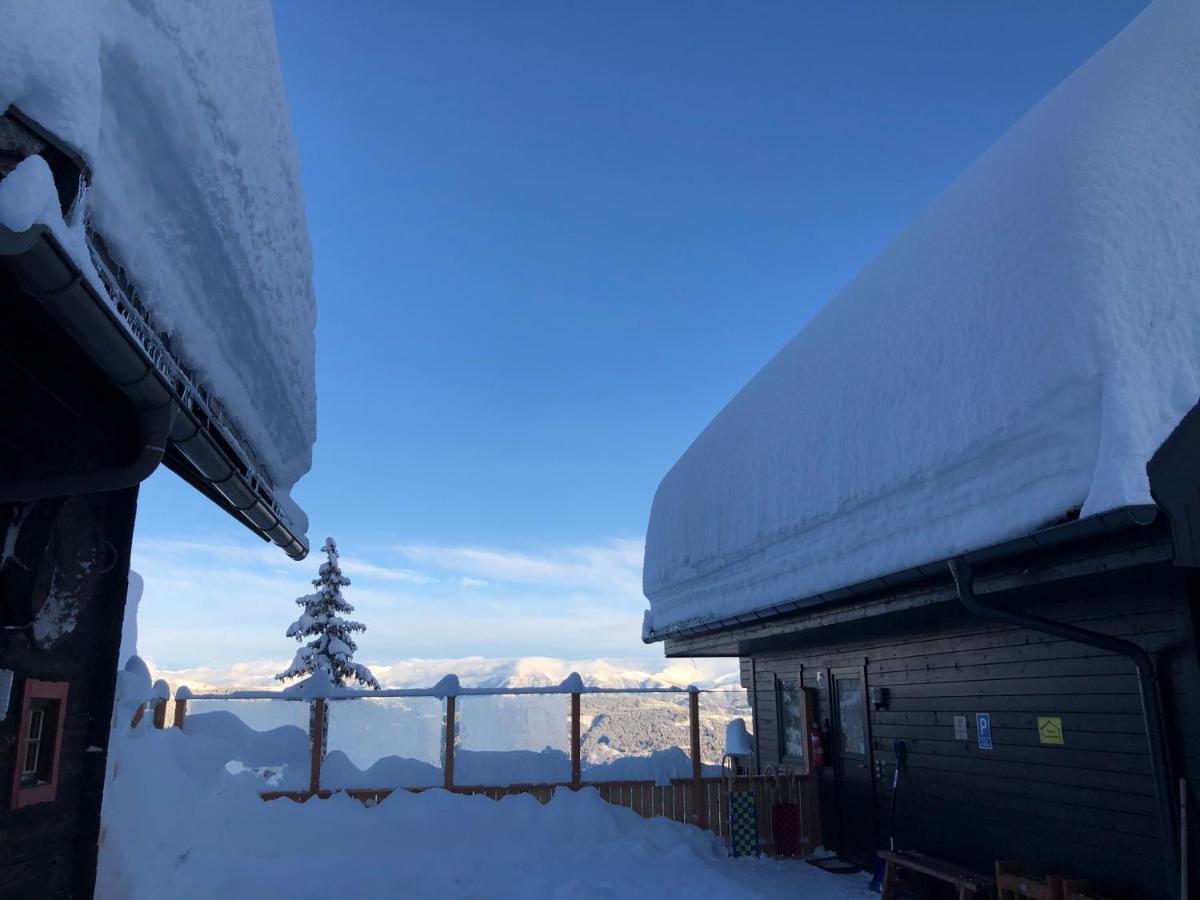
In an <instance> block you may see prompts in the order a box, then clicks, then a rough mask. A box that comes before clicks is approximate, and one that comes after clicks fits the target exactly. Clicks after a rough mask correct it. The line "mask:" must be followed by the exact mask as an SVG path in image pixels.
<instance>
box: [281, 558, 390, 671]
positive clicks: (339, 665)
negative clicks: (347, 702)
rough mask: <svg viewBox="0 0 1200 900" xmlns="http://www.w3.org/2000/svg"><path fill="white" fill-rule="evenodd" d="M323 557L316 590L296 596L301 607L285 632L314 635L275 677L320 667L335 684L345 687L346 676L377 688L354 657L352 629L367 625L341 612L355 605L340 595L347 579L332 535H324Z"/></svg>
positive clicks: (350, 610) (300, 636)
mask: <svg viewBox="0 0 1200 900" xmlns="http://www.w3.org/2000/svg"><path fill="white" fill-rule="evenodd" d="M321 549H322V550H324V551H325V555H326V560H325V562H323V563H321V569H320V573H319V574H318V576H317V577H316V578H314V579H313V586H314V587H315V588H316V589H317V592H316V593H315V594H307V595H306V596H303V597H299V598H297V599H296V605H297V606H299V607H301V608H302V609H303V610H304V611H303V612H302V613H301V614H300V618H298V619H297V620H296V621H295V622H293V623H292V624H291V625H289V626H288V630H287V636H288V637H294V638H295V639H296V640H298V641H302V640H304V639H305V638H307V637H311V638H313V640H311V641H309V642H308V643H307V644H306V645H305V646H303V647H301V648H300V649H299V650H297V651H296V657H295V659H293V660H292V664H291V665H290V666H289V667H288V669H287V671H285V672H280V673H279V674H278V675H276V676H275V677H276V678H277V679H278V680H280V681H287V680H288V679H289V678H298V677H300V676H301V675H311V674H313V673H314V672H317V671H319V670H321V669H324V670H325V671H327V672H328V673H329V676H330V678H331V680H332V681H333V683H334V685H336V686H337V687H345V685H346V681H347V679H351V678H352V679H354V680H355V681H357V682H359V683H360V684H364V685H366V686H368V687H371V688H374V689H375V690H379V682H378V681H376V680H375V676H374V675H372V674H371V670H370V669H368V668H367V667H366V666H364V665H361V664H360V663H356V662H354V660H353V657H354V651H355V650H357V649H358V646H357V645H356V644H355V643H354V639H353V638H351V637H350V632H352V631H366V630H367V626H365V625H364V624H362V622H355V621H352V620H350V619H345V618H342V614H343V613H351V612H354V607H353V606H351V605H350V604H349V603H347V602H346V601H345V599H344V598H343V597H342V588H344V587H347V586H348V585H349V584H350V579H349V578H347V577H346V576H345V575H343V574H342V569H341V566H339V565H338V552H337V544H336V543H334V540H333V538H326V539H325V546H323V547H322V548H321Z"/></svg>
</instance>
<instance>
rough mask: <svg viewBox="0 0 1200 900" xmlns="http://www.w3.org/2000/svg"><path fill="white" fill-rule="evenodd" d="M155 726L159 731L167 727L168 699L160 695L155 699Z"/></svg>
mask: <svg viewBox="0 0 1200 900" xmlns="http://www.w3.org/2000/svg"><path fill="white" fill-rule="evenodd" d="M154 727H155V728H157V729H158V730H159V731H161V730H162V729H164V728H166V727H167V699H166V698H165V697H159V698H158V699H157V700H155V701H154Z"/></svg>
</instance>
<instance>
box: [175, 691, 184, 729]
mask: <svg viewBox="0 0 1200 900" xmlns="http://www.w3.org/2000/svg"><path fill="white" fill-rule="evenodd" d="M186 717H187V698H186V697H182V698H181V697H176V698H175V727H176V728H179V729H181V730H182V728H183V720H184V719H185V718H186Z"/></svg>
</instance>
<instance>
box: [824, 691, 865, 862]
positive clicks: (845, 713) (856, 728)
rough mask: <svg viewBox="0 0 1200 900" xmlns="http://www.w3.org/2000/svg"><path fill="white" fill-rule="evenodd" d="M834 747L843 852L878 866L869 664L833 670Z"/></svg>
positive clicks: (838, 821)
mask: <svg viewBox="0 0 1200 900" xmlns="http://www.w3.org/2000/svg"><path fill="white" fill-rule="evenodd" d="M829 699H830V707H831V712H832V713H833V734H832V735H831V736H830V738H831V740H830V751H831V752H832V754H833V760H832V762H833V767H834V772H835V776H836V787H835V800H834V809H835V816H836V821H837V835H838V846H837V851H838V853H839V855H841V856H844V857H847V858H850V859H853V860H855V861H858V862H862V863H864V864H866V865H872V864H873V863H872V860H873V859H874V856H875V849H876V847H875V780H874V778H873V777H872V769H871V766H872V758H871V733H870V722H869V712H868V707H867V703H868V699H867V679H866V672H865V671H864V670H863V669H833V670H832V671H831V672H830V684H829Z"/></svg>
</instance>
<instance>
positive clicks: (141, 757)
mask: <svg viewBox="0 0 1200 900" xmlns="http://www.w3.org/2000/svg"><path fill="white" fill-rule="evenodd" d="M165 688H166V685H165V683H163V682H158V683H156V684H154V685H151V682H150V676H149V672H148V670H147V669H146V668H145V666H144V664H142V663H141V661H140V660H138V659H137V658H136V657H135V658H134V659H132V660H131V661H130V663H129V664H128V665H127V667H126V670H125V671H124V672H122V673H121V675H120V678H119V682H118V695H117V708H116V711H115V718H114V728H113V743H112V748H111V751H110V765H109V783H108V785H107V787H106V790H105V805H104V820H103V835H102V846H103V849H102V853H101V858H100V874H99V880H98V887H97V897H99V898H115V897H121V898H140V897H154V896H172V897H211V896H218V895H220V894H222V893H227V894H231V895H236V896H246V895H253V896H256V897H289V898H290V897H295V896H327V895H328V894H329V892H331V891H337V892H339V893H345V892H347V891H350V892H353V893H354V894H355V896H363V897H393V896H396V895H397V893H396V892H397V889H398V888H397V886H398V885H403V886H404V892H405V896H433V897H473V896H478V897H489V898H494V897H499V898H505V897H514V898H516V897H520V898H538V897H546V898H551V897H553V898H562V897H581V898H582V897H589V898H590V897H605V896H611V897H622V898H633V897H661V896H665V895H673V894H679V895H685V894H686V895H692V894H698V895H703V896H708V897H738V898H744V897H780V898H782V897H794V896H797V895H798V894H799V895H802V896H805V897H809V898H812V900H851V898H866V897H869V896H872V895H871V894H870V892H869V890H868V889H867V880H868V877H869V876H867V875H866V874H860V875H855V876H839V875H832V874H828V873H825V872H822V871H820V870H818V869H816V868H813V867H811V866H809V865H807V864H806V863H804V862H802V861H800V860H768V859H758V858H745V857H743V858H741V859H732V858H730V857H729V855H728V853H727V850H726V849H725V847H724V846H722V842H721V839H720V837H719V835H720V834H721V826H720V825H719V822H720V821H721V819H722V817H721V816H720V815H716V816H714V818H715V819H716V820H717V821H716V822H714V823H713V825H712V830H711V831H709V830H702V829H700V828H695V827H692V826H691V825H687V824H682V822H686V821H690V815H689V813H690V808H689V807H688V806H687V804H686V802H685V801H682V800H681V801H680V802H678V803H676V802H675V801H674V800H670V801H668V804H667V805H666V806H665V807H663V806H661V805H659V806H655V802H654V800H653V799H652V798H653V797H654V796H655V795H654V790H655V789H657V791H658V795H659V796H667V795H668V794H669V792H671V791H672V783H671V782H670V780H669V779H668V781H667V783H666V784H665V785H657V786H656V785H655V784H654V782H653V781H650V782H642V781H632V780H629V779H628V778H624V779H622V780H609V781H608V782H606V783H605V782H603V781H602V782H600V783H597V784H595V785H592V786H587V785H578V784H576V785H574V786H572V785H570V784H562V785H554V784H541V785H531V784H525V785H510V784H503V785H501V784H500V783H499V780H500V779H502V778H503V777H504V775H505V768H506V762H507V763H508V764H509V765H508V770H509V772H510V773H511V771H513V767H512V766H511V763H512V762H513V760H512V759H511V757H513V756H514V754H511V753H508V754H505V753H496V754H490V756H491V757H492V758H491V759H490V760H488V761H487V767H488V768H490V770H491V772H492V774H493V776H494V782H493V785H492V786H484V785H478V786H474V787H472V786H466V787H453V788H451V789H450V790H443V789H441V787H433V786H432V785H430V786H429V787H433V789H422V790H411V789H410V790H374V791H367V790H341V791H337V790H334V791H322V792H320V793H319V794H317V796H320V797H324V798H326V799H323V800H319V801H314V800H312V799H309V801H308V802H304V803H292V802H287V801H285V800H279V801H277V802H271V803H264V802H263V801H262V799H260V796H261V795H262V791H261V788H262V784H263V778H264V776H265V775H266V773H267V771H269V770H275V771H278V770H280V769H281V768H283V767H286V765H287V762H288V761H289V760H290V759H291V758H292V757H293V756H295V755H296V751H297V750H299V752H300V753H302V754H303V755H304V756H307V755H308V754H309V748H310V744H309V740H308V738H309V736H308V735H306V734H305V733H304V732H303V731H301V730H300V729H295V728H292V729H288V728H278V729H274V730H273V731H268V732H254V731H252V730H251V729H248V728H246V727H245V726H244V725H240V724H239V723H238V722H237V720H236V718H235V717H234V716H232V715H231V714H230V713H227V712H208V713H201V714H198V715H197V714H193V713H190V712H189V713H187V714H186V721H185V723H184V727H183V728H182V729H179V728H165V729H163V728H161V727H160V728H157V729H156V728H154V727H152V725H151V722H152V718H151V717H150V716H143V715H142V714H141V711H142V710H143V708H144V703H145V702H146V701H151V702H154V703H161V702H162V701H163V699H164V695H165V694H166V690H165ZM575 689H578V690H575ZM468 690H474V691H475V692H474V693H473V694H471V696H489V695H491V696H494V695H502V694H515V695H518V696H520V695H524V696H536V695H541V696H548V695H552V694H554V693H564V692H565V693H568V694H575V695H576V696H578V694H579V693H582V692H587V691H588V690H589V689H588V688H587V687H586V686H584V685H582V684H581V683H580V679H579V678H578V676H573V677H571V678H568V679H567V680H566V681H564V682H563V684H562V685H559V686H555V687H548V688H533V689H521V688H515V689H499V690H493V689H464V688H461V686H460V685H458V683H457V679H454V678H446V679H443V680H442V681H441V682H439V684H438V685H435V686H434V687H431V688H428V689H424V690H417V691H408V692H404V693H401V694H399V696H407V697H430V696H433V697H439V696H440V697H449V698H453V697H454V696H456V695H460V696H467V695H468V694H466V691H468ZM682 690H683V692H685V693H688V694H689V696H691V697H695V696H697V692H695V691H690V692H689V691H688V690H687V689H682ZM531 692H532V694H531ZM591 692H592V693H602V691H600V690H598V689H591ZM613 692H614V691H613V690H612V689H609V690H608V691H606V692H604V693H607V694H611V693H613ZM639 692H645V691H639ZM651 692H655V693H661V691H651ZM246 693H247V694H248V695H249V694H253V695H254V696H255V697H257V696H258V695H259V693H260V692H246ZM304 693H315V694H322V693H328V691H325V690H322V689H317V690H315V691H308V692H302V691H297V692H293V693H292V694H291V695H289V696H290V698H291V699H293V700H303V699H305V698H304V696H303V694H304ZM355 693H356V694H357V696H358V697H359V698H360V699H361V701H362V702H370V698H371V697H374V696H376V695H375V692H369V693H365V692H355ZM178 696H179V694H178V693H177V697H178ZM202 696H211V697H214V698H228V697H229V696H230V695H229V694H213V695H201V694H199V693H196V694H192V693H190V692H187V691H184V692H183V700H184V701H185V702H190V701H195V700H200V699H201V698H202ZM273 696H274V697H276V698H279V697H280V696H281V694H279V693H276V694H273ZM251 702H252V701H251ZM308 702H311V703H314V704H315V703H323V702H324V698H321V697H317V698H316V699H309V701H308ZM160 709H161V710H162V712H160V714H159V715H158V717H157V718H158V719H159V723H160V725H161V724H165V722H164V721H163V720H164V719H165V708H163V707H160ZM450 709H451V713H450V719H449V728H451V729H452V728H453V712H452V710H453V706H452V704H451V705H450ZM321 718H322V717H321V716H319V715H314V716H313V717H312V719H313V721H314V722H319V721H321ZM131 723H132V724H131ZM290 732H296V734H295V735H292V734H291V733H290ZM292 737H299V738H300V739H301V740H300V743H299V745H298V746H297V744H296V742H295V741H291V740H289V739H290V738H292ZM311 746H312V747H319V746H320V735H319V734H318V735H317V736H316V739H315V740H314V741H312V743H311ZM449 746H450V747H453V741H450V742H449ZM313 755H314V756H315V755H316V754H313ZM335 755H336V754H331V758H332V757H333V756H335ZM477 755H479V756H487V755H488V754H477ZM532 755H538V754H532ZM505 758H508V759H507V760H506V759H505ZM268 760H269V762H268ZM409 762H412V761H411V760H410V761H409ZM633 762H636V760H633ZM281 764H282V765H281ZM302 764H303V761H301V765H302ZM345 768H347V767H345V766H343V769H345ZM350 768H352V767H350ZM411 768H412V767H409V769H408V771H409V773H410V774H411ZM379 770H380V769H379V767H378V766H376V767H373V769H372V771H375V772H378V771H379ZM393 770H395V767H393ZM614 771H615V769H614ZM340 774H341V775H342V776H344V774H345V773H344V772H343V773H340ZM360 774H361V773H360ZM708 780H711V779H708ZM689 782H690V779H684V780H683V787H684V788H685V789H686V788H688V787H690V784H689ZM572 787H574V789H572ZM647 787H648V788H649V791H648V790H647ZM769 789H770V786H769V785H768V784H767V783H766V782H763V784H762V785H760V791H761V793H760V796H761V797H762V799H763V809H764V810H765V809H767V808H768V805H769V796H770V795H769ZM686 793H687V792H686V790H684V792H683V793H681V794H680V796H681V797H685V796H686ZM276 795H277V796H281V797H282V796H289V795H288V794H287V793H282V792H276ZM715 796H718V797H719V796H720V792H717V793H716V794H715ZM809 799H810V800H811V799H812V798H809ZM660 802H661V801H660ZM766 818H767V819H768V820H769V816H767V817H766ZM672 820H674V821H672ZM297 835H304V836H306V837H303V838H301V839H299V840H297V838H296V836H297ZM318 835H320V837H319V838H318ZM764 836H765V835H764ZM317 859H319V861H320V864H319V865H314V861H315V860H317Z"/></svg>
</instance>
